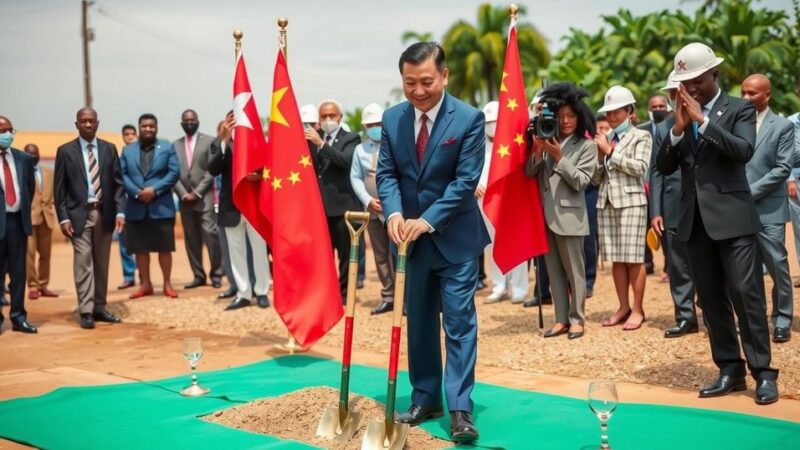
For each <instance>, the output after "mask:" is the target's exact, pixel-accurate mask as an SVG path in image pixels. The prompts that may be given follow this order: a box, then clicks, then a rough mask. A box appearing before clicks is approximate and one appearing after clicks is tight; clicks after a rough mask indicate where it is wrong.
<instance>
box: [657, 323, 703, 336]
mask: <svg viewBox="0 0 800 450" xmlns="http://www.w3.org/2000/svg"><path fill="white" fill-rule="evenodd" d="M699 331H700V330H699V328H698V327H697V324H696V323H692V322H689V321H688V320H681V321H680V322H678V325H677V326H674V327H672V328H668V329H667V331H665V332H664V337H665V338H677V337H681V336H686V335H687V334H689V333H697V332H699Z"/></svg>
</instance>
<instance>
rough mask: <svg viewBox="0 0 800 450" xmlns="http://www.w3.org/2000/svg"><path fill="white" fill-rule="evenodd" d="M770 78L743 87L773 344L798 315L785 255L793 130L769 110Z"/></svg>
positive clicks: (754, 78)
mask: <svg viewBox="0 0 800 450" xmlns="http://www.w3.org/2000/svg"><path fill="white" fill-rule="evenodd" d="M771 91H772V87H771V84H770V81H769V78H767V77H766V76H764V75H762V74H760V73H756V74H752V75H750V76H749V77H747V78H746V79H745V80H744V82H742V96H743V97H744V98H745V99H747V100H750V101H751V102H753V104H754V105H755V106H756V113H757V114H756V146H755V148H754V153H753V157H752V158H751V159H750V161H748V162H747V166H746V170H747V179H748V181H749V182H750V192H751V193H752V194H753V199H754V200H755V201H756V209H757V210H758V215H759V217H760V218H761V225H762V227H763V228H762V229H761V231H759V232H758V249H759V251H760V254H761V259H762V260H763V262H764V265H765V266H767V271H768V272H769V275H770V278H772V283H773V284H772V316H771V319H772V326H773V328H774V331H773V334H772V342H778V343H780V342H787V341H789V340H790V339H791V337H792V332H791V329H792V316H793V314H794V307H793V304H792V303H793V298H792V297H793V293H792V276H791V274H790V273H789V254H788V252H787V251H786V222H788V221H789V219H790V214H789V200H788V199H789V197H788V195H787V192H786V181H787V180H788V179H789V175H791V172H792V166H794V164H795V160H794V159H795V155H794V154H795V148H794V125H793V124H792V123H791V122H790V121H788V120H787V119H784V118H783V117H780V116H778V115H777V114H775V113H773V112H772V111H771V110H770V108H769V100H770V94H771Z"/></svg>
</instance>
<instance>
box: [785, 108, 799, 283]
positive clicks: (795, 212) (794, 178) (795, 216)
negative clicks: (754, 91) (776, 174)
mask: <svg viewBox="0 0 800 450" xmlns="http://www.w3.org/2000/svg"><path fill="white" fill-rule="evenodd" d="M787 119H789V122H791V123H792V125H794V169H792V174H791V175H789V179H788V180H787V181H786V193H787V194H788V195H789V209H790V210H791V215H792V228H793V230H794V233H793V234H794V249H795V254H796V255H797V258H798V262H800V196H798V195H797V182H798V181H800V113H794V114H792V115H791V116H789V117H787ZM794 287H796V288H800V280H798V281H796V282H795V283H794Z"/></svg>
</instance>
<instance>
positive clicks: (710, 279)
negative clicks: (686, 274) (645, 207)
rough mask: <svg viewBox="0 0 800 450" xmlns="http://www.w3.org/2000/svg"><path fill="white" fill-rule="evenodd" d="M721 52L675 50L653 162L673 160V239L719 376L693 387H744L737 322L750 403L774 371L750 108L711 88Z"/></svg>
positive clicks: (769, 388) (772, 387)
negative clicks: (669, 108) (680, 246)
mask: <svg viewBox="0 0 800 450" xmlns="http://www.w3.org/2000/svg"><path fill="white" fill-rule="evenodd" d="M722 61H723V59H722V58H718V57H717V56H716V55H714V52H713V50H711V49H710V48H709V47H707V46H706V45H703V44H699V43H694V44H689V45H687V46H685V47H684V48H682V49H681V50H680V51H679V52H678V54H677V55H675V63H674V65H675V75H674V76H673V80H675V81H679V82H681V84H680V86H679V87H678V98H677V100H676V102H675V103H676V108H675V124H674V125H673V126H672V130H671V131H670V132H669V133H668V136H667V138H666V139H664V143H663V144H662V146H661V150H660V153H659V154H658V158H657V164H658V170H660V171H661V172H662V173H663V174H665V175H670V174H672V173H673V172H675V171H676V170H678V167H680V169H681V204H680V217H679V221H678V239H680V240H681V241H684V242H686V244H687V248H688V253H689V267H690V270H691V273H692V279H693V280H694V282H695V287H696V289H697V296H698V302H699V305H700V307H701V308H703V313H704V314H703V317H704V320H705V323H706V327H707V328H708V337H709V340H710V341H711V356H712V357H713V358H714V363H715V364H716V365H717V367H719V377H718V378H717V380H716V381H715V382H714V383H712V384H710V385H708V386H706V387H704V388H702V389H700V397H716V396H720V395H725V394H728V393H729V392H732V391H743V390H745V389H747V384H746V382H745V361H743V360H742V357H741V353H740V350H739V336H737V333H736V323H737V322H738V325H739V334H740V335H741V340H742V347H743V349H744V355H745V357H746V358H747V366H748V367H749V368H750V373H751V374H752V376H753V378H755V380H756V391H755V400H756V403H758V404H768V403H773V402H776V401H777V400H778V387H777V381H776V380H777V378H778V371H777V370H776V369H773V368H771V367H770V366H769V364H770V357H771V353H770V344H769V329H768V328H767V312H766V307H765V304H764V278H763V275H762V273H761V262H760V260H759V258H758V254H757V251H758V250H757V247H756V245H757V241H756V236H757V234H758V232H759V231H761V228H762V227H761V222H760V220H759V217H758V211H757V210H756V205H755V202H754V200H753V195H752V194H751V192H750V185H749V183H748V181H747V175H746V172H745V164H746V163H747V162H748V161H749V160H750V158H752V156H753V151H754V146H755V140H756V110H755V108H754V107H753V104H752V103H750V102H748V101H745V100H742V99H740V98H736V97H731V96H729V95H728V94H726V93H725V92H724V91H722V89H720V87H719V84H718V83H717V77H718V71H717V69H716V67H717V66H718V65H719V64H721V63H722ZM726 294H727V295H726ZM734 312H735V319H736V320H734Z"/></svg>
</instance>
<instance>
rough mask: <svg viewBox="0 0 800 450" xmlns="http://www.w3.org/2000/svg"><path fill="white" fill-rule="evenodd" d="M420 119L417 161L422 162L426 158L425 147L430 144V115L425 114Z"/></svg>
mask: <svg viewBox="0 0 800 450" xmlns="http://www.w3.org/2000/svg"><path fill="white" fill-rule="evenodd" d="M419 120H420V122H421V123H420V127H419V134H418V135H417V161H418V162H419V163H420V164H422V160H423V159H424V158H425V147H427V146H428V137H429V136H428V115H427V114H423V115H422V117H420V118H419Z"/></svg>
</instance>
